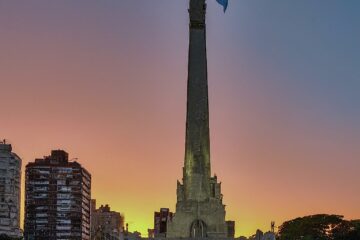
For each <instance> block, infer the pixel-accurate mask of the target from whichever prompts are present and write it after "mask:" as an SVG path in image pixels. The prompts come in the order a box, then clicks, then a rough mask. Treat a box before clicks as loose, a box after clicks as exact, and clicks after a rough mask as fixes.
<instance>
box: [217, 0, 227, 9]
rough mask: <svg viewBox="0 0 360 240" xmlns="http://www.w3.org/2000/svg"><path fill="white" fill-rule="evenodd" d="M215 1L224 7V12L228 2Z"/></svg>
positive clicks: (223, 0) (225, 0)
mask: <svg viewBox="0 0 360 240" xmlns="http://www.w3.org/2000/svg"><path fill="white" fill-rule="evenodd" d="M216 1H217V2H218V3H219V4H221V5H222V6H223V7H224V12H225V11H226V9H227V7H228V4H229V2H228V0H216Z"/></svg>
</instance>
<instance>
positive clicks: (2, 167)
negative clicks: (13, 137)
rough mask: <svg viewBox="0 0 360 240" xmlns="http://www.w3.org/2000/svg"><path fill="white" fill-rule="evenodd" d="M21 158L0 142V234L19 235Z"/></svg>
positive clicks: (4, 142) (4, 143)
mask: <svg viewBox="0 0 360 240" xmlns="http://www.w3.org/2000/svg"><path fill="white" fill-rule="evenodd" d="M20 182H21V159H20V158H19V156H18V155H16V154H15V153H13V152H12V147H11V144H6V141H5V140H4V141H1V142H0V235H1V234H6V235H8V236H9V237H20V236H21V231H20V189H21V188H20Z"/></svg>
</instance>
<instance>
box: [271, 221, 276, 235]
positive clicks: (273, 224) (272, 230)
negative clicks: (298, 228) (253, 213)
mask: <svg viewBox="0 0 360 240" xmlns="http://www.w3.org/2000/svg"><path fill="white" fill-rule="evenodd" d="M271 232H272V233H275V221H271Z"/></svg>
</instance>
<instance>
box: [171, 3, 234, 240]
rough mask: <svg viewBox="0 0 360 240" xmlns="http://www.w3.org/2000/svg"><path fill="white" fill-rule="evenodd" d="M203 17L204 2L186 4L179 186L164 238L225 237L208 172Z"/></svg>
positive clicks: (217, 189)
mask: <svg viewBox="0 0 360 240" xmlns="http://www.w3.org/2000/svg"><path fill="white" fill-rule="evenodd" d="M205 15H206V3H205V0H190V6H189V16H190V24H189V36H190V39H189V65H188V83H187V84H188V86H187V112H186V140H185V160H184V168H183V183H182V184H181V183H180V182H179V181H178V184H177V203H176V213H175V215H174V217H173V219H172V220H171V221H169V222H168V229H167V233H166V237H167V238H215V239H221V238H224V237H226V236H227V225H226V222H225V205H224V204H223V203H222V194H221V184H220V183H218V182H217V177H216V176H214V177H211V169H210V134H209V102H208V78H207V57H206V24H205Z"/></svg>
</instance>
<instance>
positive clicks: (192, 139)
mask: <svg viewBox="0 0 360 240" xmlns="http://www.w3.org/2000/svg"><path fill="white" fill-rule="evenodd" d="M205 14H206V4H205V0H191V1H190V8H189V15H190V24H189V28H190V29H189V31H190V33H189V36H190V39H189V40H190V41H189V62H188V87H187V115H186V140H185V161H184V173H183V181H184V187H185V189H184V190H185V198H187V199H197V200H202V199H204V198H206V197H208V196H209V186H208V184H207V183H208V182H209V179H210V174H211V173H210V136H209V104H208V83H207V57H206V27H205Z"/></svg>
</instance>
